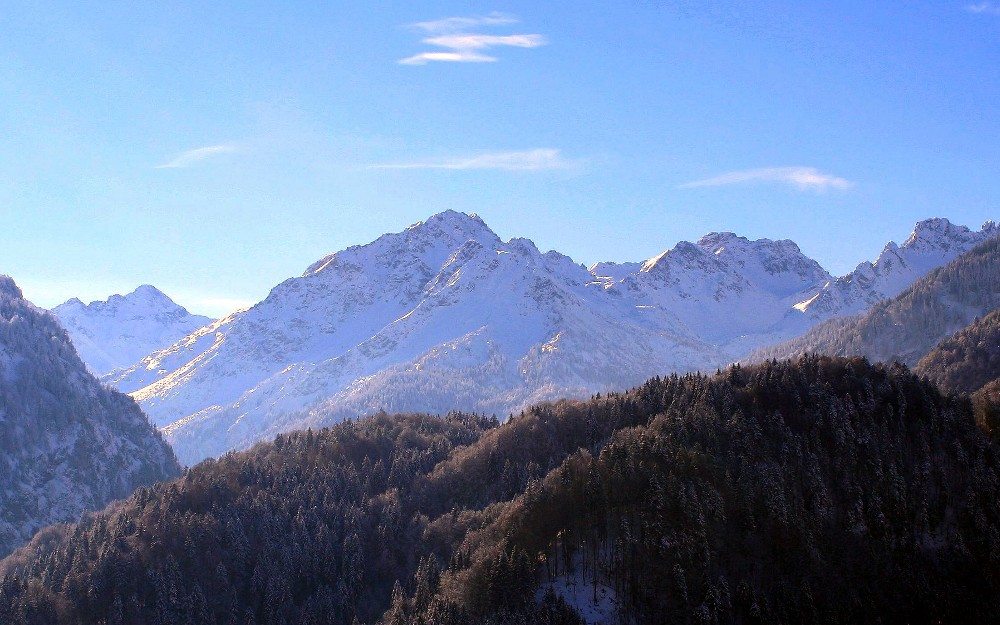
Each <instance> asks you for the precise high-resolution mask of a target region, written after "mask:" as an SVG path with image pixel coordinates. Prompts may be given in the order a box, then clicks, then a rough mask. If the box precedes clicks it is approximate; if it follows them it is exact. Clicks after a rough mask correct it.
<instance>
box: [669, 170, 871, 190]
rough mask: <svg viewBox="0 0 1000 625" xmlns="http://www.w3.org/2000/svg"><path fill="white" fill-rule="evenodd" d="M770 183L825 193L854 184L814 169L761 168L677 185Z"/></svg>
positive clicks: (683, 187) (847, 187) (685, 187)
mask: <svg viewBox="0 0 1000 625" xmlns="http://www.w3.org/2000/svg"><path fill="white" fill-rule="evenodd" d="M755 182H756V183H760V182H770V183H778V184H787V185H792V186H794V187H796V188H798V189H803V190H813V191H825V190H827V189H841V190H843V189H850V188H851V187H853V186H854V183H853V182H851V181H849V180H845V179H844V178H840V177H838V176H833V175H831V174H825V173H823V172H821V171H819V170H817V169H816V168H815V167H763V168H760V169H745V170H741V171H731V172H727V173H724V174H720V175H718V176H713V177H711V178H705V179H704V180H695V181H694V182H687V183H684V184H682V185H679V186H678V187H677V188H678V189H695V188H698V187H722V186H726V185H732V184H746V183H755Z"/></svg>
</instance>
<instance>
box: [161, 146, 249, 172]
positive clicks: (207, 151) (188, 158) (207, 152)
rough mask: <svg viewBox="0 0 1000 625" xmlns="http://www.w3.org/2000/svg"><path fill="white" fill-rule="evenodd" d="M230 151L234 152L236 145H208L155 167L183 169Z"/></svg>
mask: <svg viewBox="0 0 1000 625" xmlns="http://www.w3.org/2000/svg"><path fill="white" fill-rule="evenodd" d="M231 152H236V146H234V145H209V146H206V147H203V148H195V149H193V150H188V151H187V152H184V153H182V154H180V155H178V156H176V157H174V158H173V159H172V160H170V161H167V162H166V163H164V164H162V165H157V166H156V169H183V168H185V167H192V166H194V165H197V164H199V163H201V162H203V161H206V160H208V159H210V158H213V157H216V156H219V155H221V154H228V153H231Z"/></svg>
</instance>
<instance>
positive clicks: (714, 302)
mask: <svg viewBox="0 0 1000 625" xmlns="http://www.w3.org/2000/svg"><path fill="white" fill-rule="evenodd" d="M997 233H998V229H997V228H996V226H995V225H994V224H993V223H992V222H988V223H987V224H986V225H985V226H984V227H983V229H982V230H980V231H978V232H976V231H971V230H969V229H968V228H965V227H963V226H956V225H953V224H951V223H949V222H948V221H947V220H945V219H931V220H927V221H923V222H920V223H918V224H917V225H916V227H915V228H914V231H913V233H912V235H911V236H910V237H909V239H907V241H906V242H904V243H903V245H900V246H897V245H896V244H894V243H889V244H888V245H887V246H886V248H885V250H884V251H883V252H882V254H881V255H880V256H879V258H878V259H877V260H876V261H875V262H874V263H867V262H866V263H861V264H860V265H859V266H858V268H857V269H855V270H854V271H853V272H851V273H850V274H848V275H846V276H843V277H840V278H834V277H833V276H831V275H830V274H829V273H828V272H827V271H825V270H824V269H823V268H822V267H820V266H819V264H818V263H816V262H815V261H813V260H811V259H809V258H808V257H806V256H805V255H804V254H802V252H801V251H800V250H799V248H798V246H796V245H795V244H794V243H793V242H791V241H772V240H768V239H761V240H756V241H751V240H748V239H745V238H743V237H739V236H737V235H735V234H732V233H713V234H709V235H706V236H705V237H703V238H702V239H700V240H699V241H698V242H697V243H687V242H681V243H678V244H677V245H675V246H674V247H673V248H671V249H669V250H667V251H665V252H664V253H663V254H660V255H659V256H657V257H655V258H652V259H649V260H647V261H645V262H642V263H621V264H615V263H598V264H595V265H594V266H592V267H590V268H586V267H583V266H581V265H578V264H576V263H575V262H573V261H572V260H571V259H570V258H568V257H566V256H564V255H562V254H559V253H557V252H546V253H542V252H540V251H539V250H538V249H537V248H536V247H535V245H534V244H533V243H532V242H531V241H529V240H526V239H517V238H515V239H511V240H509V241H502V240H501V239H500V238H499V237H498V236H497V235H496V234H494V233H493V232H492V231H491V230H490V229H489V228H488V227H487V225H486V224H485V223H484V222H483V220H482V219H480V218H479V217H477V216H476V215H466V214H463V213H457V212H454V211H446V212H444V213H440V214H438V215H435V216H433V217H431V218H429V219H428V220H427V221H426V222H420V223H417V224H415V225H413V226H411V227H409V228H407V229H406V230H404V231H402V232H399V233H393V234H386V235H383V236H382V237H379V238H378V239H377V240H376V241H374V242H372V243H369V244H367V245H361V246H355V247H351V248H348V249H346V250H343V251H340V252H337V253H334V254H331V255H329V256H327V257H325V258H323V259H321V260H320V261H318V262H316V263H314V264H313V265H312V266H310V267H309V268H307V270H306V271H305V273H304V274H303V275H302V276H300V277H297V278H291V279H289V280H286V281H285V282H283V283H281V284H279V285H278V286H276V287H275V288H274V289H272V291H271V293H270V294H269V295H268V297H267V298H265V299H264V300H263V301H262V302H260V303H258V304H257V305H255V306H253V307H252V308H250V309H248V310H245V311H240V312H237V313H234V314H232V315H230V316H228V317H226V318H224V319H220V320H218V321H215V322H213V323H211V324H209V325H207V326H204V327H201V328H199V329H198V330H196V331H194V332H192V333H190V334H188V335H186V336H184V337H183V338H181V339H179V340H177V341H176V342H174V343H173V344H172V345H169V346H167V347H165V348H164V349H160V350H159V351H154V352H152V353H150V354H148V355H146V356H145V357H143V358H142V359H141V360H138V361H137V362H135V363H134V364H132V365H131V366H129V367H127V368H125V369H122V370H120V371H116V372H115V373H113V374H111V375H108V376H105V378H104V379H105V381H107V382H110V383H112V384H114V385H116V386H117V387H118V388H119V389H121V390H123V391H125V392H129V393H131V394H132V395H133V397H135V398H136V399H137V400H138V401H139V402H140V404H141V405H142V406H143V408H144V410H146V412H147V413H148V414H149V415H150V417H151V418H152V419H153V421H154V422H155V423H156V424H157V425H159V426H161V427H163V428H164V431H165V433H166V434H167V437H168V439H169V440H170V441H171V442H172V444H173V445H174V448H175V450H176V452H177V454H178V456H179V457H180V458H181V460H182V461H183V462H186V463H194V462H196V461H198V460H200V459H202V458H204V457H208V456H214V455H218V454H221V453H223V452H225V451H227V450H230V449H241V448H246V447H248V446H249V445H251V444H253V443H254V442H257V441H259V440H264V439H268V438H271V437H273V435H274V434H276V433H277V432H281V431H288V430H291V429H297V428H304V427H306V426H312V427H316V426H321V425H326V424H330V423H333V422H337V421H340V420H342V419H344V418H347V417H356V416H359V415H364V414H369V413H372V412H376V411H378V410H380V409H384V410H387V411H390V412H391V411H404V410H406V411H408V410H420V411H430V412H441V413H443V412H447V411H449V410H454V409H461V410H468V411H477V412H480V413H486V414H498V415H500V416H506V415H507V414H508V413H511V412H515V413H516V412H517V411H520V410H522V409H524V408H525V407H526V406H529V405H531V404H534V403H537V402H538V401H541V400H546V399H555V398H558V397H564V396H569V397H585V396H589V395H590V394H592V393H594V392H603V391H606V390H608V389H622V388H628V387H630V386H632V385H634V384H636V383H639V382H641V381H642V380H644V379H646V378H647V377H648V376H650V375H654V374H658V373H666V372H671V371H691V370H696V369H700V370H714V369H715V368H716V367H719V366H724V365H725V364H726V363H728V362H732V361H735V360H738V359H740V358H742V357H744V356H746V355H747V354H748V353H749V352H750V351H751V350H753V349H755V348H759V347H761V346H765V345H770V344H774V343H777V342H779V341H782V340H786V339H789V338H791V337H795V336H798V335H800V334H802V333H803V332H805V331H807V330H808V329H809V328H811V327H812V326H813V325H815V324H816V323H818V322H820V321H823V320H825V319H829V318H832V317H836V316H839V315H844V314H849V313H855V312H858V311H861V310H865V309H866V308H867V307H868V306H870V305H871V304H872V303H874V302H877V301H879V300H882V299H884V298H887V297H891V296H894V295H896V294H898V293H899V292H900V291H902V290H903V289H904V288H906V287H907V286H908V285H909V284H910V283H912V282H913V280H915V279H916V278H918V277H920V276H922V275H923V274H924V273H926V272H927V271H928V270H930V269H932V268H933V267H936V266H940V265H942V264H945V263H947V262H949V261H951V260H953V259H954V258H956V257H957V256H958V255H960V254H961V253H963V252H965V251H967V250H969V249H970V248H972V247H973V246H974V245H976V244H977V243H979V242H981V241H983V240H986V239H988V238H991V237H993V236H995V235H996V234H997ZM112 299H114V298H112Z"/></svg>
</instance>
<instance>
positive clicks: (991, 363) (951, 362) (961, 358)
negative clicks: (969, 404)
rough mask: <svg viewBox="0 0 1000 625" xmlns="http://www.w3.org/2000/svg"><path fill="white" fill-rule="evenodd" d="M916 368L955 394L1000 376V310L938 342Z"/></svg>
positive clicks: (968, 390) (967, 390)
mask: <svg viewBox="0 0 1000 625" xmlns="http://www.w3.org/2000/svg"><path fill="white" fill-rule="evenodd" d="M913 371H914V373H917V374H919V375H922V376H924V377H926V378H928V379H930V380H931V381H932V382H934V383H935V384H937V385H938V386H939V387H941V389H943V390H945V391H947V392H954V393H975V392H976V391H978V390H979V389H981V388H983V387H984V386H986V385H987V384H989V383H990V382H992V381H993V380H996V379H998V378H1000V310H994V311H993V312H991V313H989V314H988V315H985V316H983V317H976V318H975V319H973V321H972V323H970V324H969V325H968V326H966V327H964V328H962V329H961V330H959V331H958V332H956V333H955V334H954V335H952V336H949V337H948V338H946V339H944V340H943V341H941V342H940V343H938V344H937V345H935V346H934V349H932V350H931V351H930V352H928V353H927V355H925V356H924V357H923V358H921V359H920V362H918V363H917V365H916V366H915V367H914V368H913Z"/></svg>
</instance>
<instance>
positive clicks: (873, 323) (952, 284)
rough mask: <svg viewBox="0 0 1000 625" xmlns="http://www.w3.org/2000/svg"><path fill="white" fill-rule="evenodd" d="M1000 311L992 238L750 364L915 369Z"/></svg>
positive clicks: (999, 256)
mask: <svg viewBox="0 0 1000 625" xmlns="http://www.w3.org/2000/svg"><path fill="white" fill-rule="evenodd" d="M998 308H1000V239H990V240H988V241H984V242H983V243H981V244H979V245H978V246H976V247H974V248H973V249H971V250H970V251H968V252H966V253H965V254H963V255H962V256H960V257H958V258H956V259H955V260H953V261H951V262H950V263H948V264H947V265H945V266H943V267H939V268H937V269H934V270H933V271H931V272H930V273H928V274H927V275H926V276H924V277H922V278H920V279H919V280H917V281H916V282H914V283H913V284H912V285H911V286H909V287H908V288H906V289H905V290H904V291H903V292H902V293H900V294H899V295H897V296H896V297H894V298H891V299H887V300H883V301H880V302H878V303H877V304H875V305H874V306H872V307H871V308H870V309H869V310H868V311H867V312H865V313H862V314H860V315H856V316H848V317H840V318H836V319H830V320H828V321H826V322H824V323H821V324H819V325H817V326H816V327H814V328H812V329H811V330H809V332H807V333H805V334H804V335H802V336H800V337H797V338H795V339H792V340H790V341H787V342H785V343H780V344H778V345H773V346H768V347H764V348H761V349H759V350H756V351H755V352H753V353H752V354H751V355H750V356H749V358H748V359H747V360H748V361H750V362H756V361H760V360H765V359H769V358H776V359H779V360H781V359H785V358H797V357H798V356H799V355H800V354H803V353H806V352H811V353H818V354H829V355H836V356H865V357H867V358H868V359H869V360H872V361H889V360H900V361H902V362H904V363H906V364H907V365H909V366H911V367H912V366H914V365H916V364H917V363H918V361H920V359H921V358H923V357H924V356H925V355H927V353H928V352H930V351H931V349H932V348H934V346H935V344H937V343H938V342H939V341H941V340H942V339H945V338H947V337H949V336H951V335H952V334H953V333H955V332H956V331H958V330H960V329H962V328H965V327H966V326H968V325H969V324H970V323H973V322H974V321H975V320H976V318H977V317H981V316H984V315H987V314H988V313H991V312H992V311H994V310H996V309H998ZM994 377H1000V376H994ZM972 390H975V389H972Z"/></svg>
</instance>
